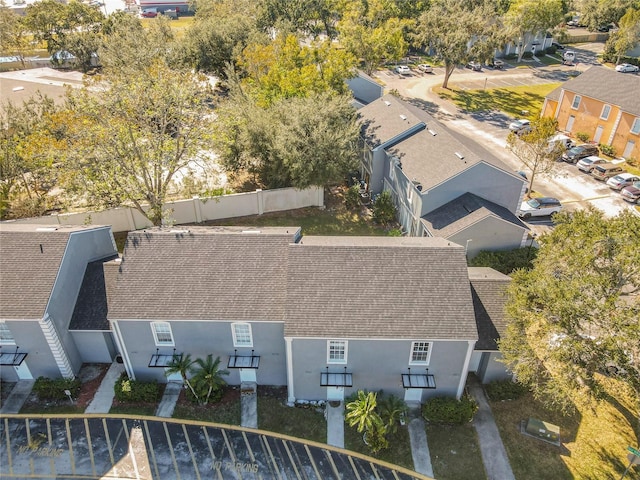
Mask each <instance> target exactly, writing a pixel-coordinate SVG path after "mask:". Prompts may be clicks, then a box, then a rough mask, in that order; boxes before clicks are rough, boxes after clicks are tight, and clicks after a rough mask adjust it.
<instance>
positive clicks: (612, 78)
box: [551, 66, 640, 116]
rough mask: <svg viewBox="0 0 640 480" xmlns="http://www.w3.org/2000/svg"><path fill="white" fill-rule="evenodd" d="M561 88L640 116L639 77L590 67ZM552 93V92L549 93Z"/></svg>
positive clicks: (604, 68)
mask: <svg viewBox="0 0 640 480" xmlns="http://www.w3.org/2000/svg"><path fill="white" fill-rule="evenodd" d="M562 88H563V89H564V90H568V91H570V92H574V93H577V94H579V95H583V96H586V97H591V98H595V99H597V100H600V101H602V102H604V103H609V104H611V105H617V106H619V107H620V108H621V109H622V110H623V111H625V112H628V113H631V114H632V115H638V116H640V94H638V92H640V76H638V75H632V74H628V73H626V74H625V73H619V72H616V71H615V70H612V69H610V68H606V67H599V66H595V67H591V68H590V69H588V70H586V71H585V72H583V73H582V74H581V75H579V76H578V77H576V78H572V79H571V80H568V81H566V82H565V83H564V84H563V85H562ZM551 93H553V92H551Z"/></svg>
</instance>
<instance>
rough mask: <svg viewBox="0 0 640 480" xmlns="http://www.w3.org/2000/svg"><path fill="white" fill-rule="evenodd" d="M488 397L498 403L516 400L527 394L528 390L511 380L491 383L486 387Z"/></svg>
mask: <svg viewBox="0 0 640 480" xmlns="http://www.w3.org/2000/svg"><path fill="white" fill-rule="evenodd" d="M484 389H485V391H486V392H487V396H488V397H489V398H490V399H491V400H493V401H496V402H499V401H502V400H516V399H518V398H520V397H521V396H522V395H524V394H525V393H526V392H527V388H526V387H525V386H524V385H522V384H520V383H517V382H512V381H511V380H501V381H497V382H491V383H489V384H487V385H485V387H484Z"/></svg>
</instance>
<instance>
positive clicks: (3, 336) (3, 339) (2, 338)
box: [0, 322, 16, 345]
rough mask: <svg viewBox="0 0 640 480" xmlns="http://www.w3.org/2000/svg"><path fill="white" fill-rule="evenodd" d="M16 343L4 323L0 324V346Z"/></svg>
mask: <svg viewBox="0 0 640 480" xmlns="http://www.w3.org/2000/svg"><path fill="white" fill-rule="evenodd" d="M15 344H16V341H15V339H14V338H13V335H12V334H11V330H9V327H8V326H7V324H6V323H4V322H0V345H15Z"/></svg>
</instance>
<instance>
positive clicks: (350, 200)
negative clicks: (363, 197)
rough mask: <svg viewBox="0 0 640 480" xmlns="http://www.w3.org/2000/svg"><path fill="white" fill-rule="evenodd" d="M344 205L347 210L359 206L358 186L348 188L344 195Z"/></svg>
mask: <svg viewBox="0 0 640 480" xmlns="http://www.w3.org/2000/svg"><path fill="white" fill-rule="evenodd" d="M344 203H345V205H346V207H347V208H348V209H349V210H353V209H356V208H358V207H359V206H360V185H359V184H355V185H352V186H350V187H349V188H348V189H347V191H346V192H345V194H344Z"/></svg>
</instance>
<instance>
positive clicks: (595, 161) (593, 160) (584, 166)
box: [576, 155, 607, 173]
mask: <svg viewBox="0 0 640 480" xmlns="http://www.w3.org/2000/svg"><path fill="white" fill-rule="evenodd" d="M600 163H607V161H606V160H605V159H604V158H600V157H598V156H597V155H591V156H590V157H585V158H583V159H581V160H578V163H576V167H578V170H581V171H583V172H585V173H591V170H593V167H595V166H596V165H599V164H600Z"/></svg>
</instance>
